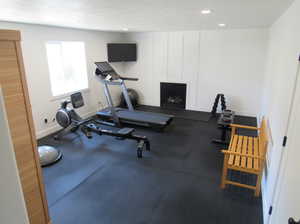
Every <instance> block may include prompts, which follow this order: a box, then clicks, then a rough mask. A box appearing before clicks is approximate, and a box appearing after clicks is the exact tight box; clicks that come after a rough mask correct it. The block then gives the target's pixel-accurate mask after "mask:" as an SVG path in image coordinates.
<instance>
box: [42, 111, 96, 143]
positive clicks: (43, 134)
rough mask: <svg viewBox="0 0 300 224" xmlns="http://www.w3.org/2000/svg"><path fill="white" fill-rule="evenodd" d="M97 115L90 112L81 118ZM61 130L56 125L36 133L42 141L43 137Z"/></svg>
mask: <svg viewBox="0 0 300 224" xmlns="http://www.w3.org/2000/svg"><path fill="white" fill-rule="evenodd" d="M95 114H96V112H95V111H90V112H87V113H85V114H83V115H81V116H82V118H88V117H91V116H93V115H95ZM60 129H61V127H60V126H59V125H58V124H57V123H56V124H55V125H53V126H51V127H48V128H45V129H43V130H40V131H38V132H37V133H36V138H37V139H41V138H43V137H45V136H47V135H50V134H53V133H55V132H57V131H59V130H60Z"/></svg>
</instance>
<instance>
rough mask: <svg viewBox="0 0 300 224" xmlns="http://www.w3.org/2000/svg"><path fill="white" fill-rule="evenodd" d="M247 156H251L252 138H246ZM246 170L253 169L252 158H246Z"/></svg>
mask: <svg viewBox="0 0 300 224" xmlns="http://www.w3.org/2000/svg"><path fill="white" fill-rule="evenodd" d="M247 154H248V155H253V137H249V138H248V147H247ZM247 168H248V169H252V168H253V158H249V157H248V158H247Z"/></svg>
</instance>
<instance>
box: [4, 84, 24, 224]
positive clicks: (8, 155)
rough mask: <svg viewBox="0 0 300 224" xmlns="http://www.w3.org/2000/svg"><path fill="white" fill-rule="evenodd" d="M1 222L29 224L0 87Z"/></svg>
mask: <svg viewBox="0 0 300 224" xmlns="http://www.w3.org/2000/svg"><path fill="white" fill-rule="evenodd" d="M0 129H1V135H0V149H1V150H0V159H1V162H0V177H1V181H0V222H1V223H12V224H14V223H20V224H21V223H22V224H29V220H28V217H27V212H26V206H25V201H24V197H23V192H22V188H21V183H20V179H19V173H18V168H17V162H16V158H15V153H14V149H13V144H12V141H11V136H10V132H9V127H8V121H7V117H6V111H5V106H4V101H3V96H2V90H1V86H0Z"/></svg>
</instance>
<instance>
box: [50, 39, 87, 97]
mask: <svg viewBox="0 0 300 224" xmlns="http://www.w3.org/2000/svg"><path fill="white" fill-rule="evenodd" d="M64 42H72V43H83V46H84V58H85V62H84V64H85V69H84V70H85V72H86V81H87V87H86V88H79V89H74V90H72V91H68V92H65V93H62V94H59V95H54V93H53V90H52V85H53V82H52V80H51V72H50V65H49V58H48V52H47V45H48V44H51V43H59V44H62V43H64ZM45 49H46V58H47V65H48V72H49V83H50V92H51V96H52V97H51V101H55V100H59V99H63V98H66V97H68V96H70V95H71V94H73V93H75V92H79V91H80V92H83V93H85V92H89V91H90V83H89V76H88V67H87V57H86V48H85V42H84V41H47V42H46V43H45Z"/></svg>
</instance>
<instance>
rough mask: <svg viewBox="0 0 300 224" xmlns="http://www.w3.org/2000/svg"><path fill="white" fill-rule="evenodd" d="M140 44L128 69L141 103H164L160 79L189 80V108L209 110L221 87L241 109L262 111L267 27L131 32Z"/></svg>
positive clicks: (254, 112) (234, 107)
mask: <svg viewBox="0 0 300 224" xmlns="http://www.w3.org/2000/svg"><path fill="white" fill-rule="evenodd" d="M126 39H127V41H130V42H136V43H137V44H138V60H137V62H132V63H126V65H124V71H125V73H126V75H131V76H136V77H138V78H139V79H140V80H139V82H135V83H133V82H131V83H129V84H128V86H129V87H133V88H136V89H137V90H138V91H139V92H140V95H141V96H142V97H141V99H142V103H143V104H147V105H154V106H159V104H160V89H159V88H160V85H159V83H160V82H179V83H187V86H188V93H187V100H188V102H187V109H191V110H200V111H210V110H211V108H212V105H213V102H214V99H215V97H216V94H217V93H224V94H225V96H226V99H227V104H228V107H229V108H230V109H232V110H235V111H237V113H238V114H242V115H252V116H256V115H257V114H258V113H259V112H260V98H261V94H262V88H263V86H262V81H263V76H264V72H265V57H266V46H267V40H268V35H267V29H245V30H207V31H186V32H146V33H129V34H127V35H126Z"/></svg>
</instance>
